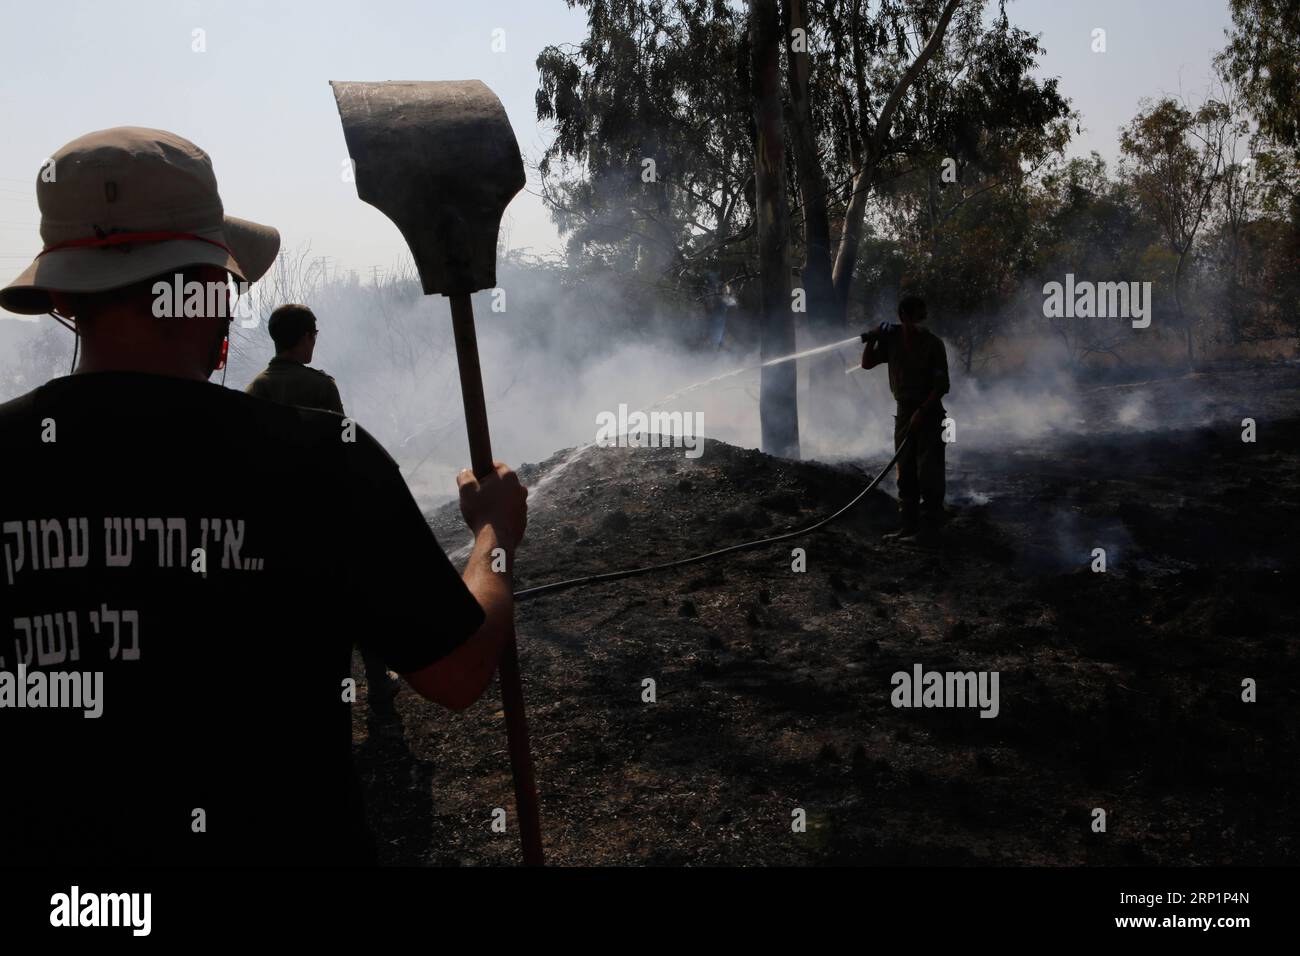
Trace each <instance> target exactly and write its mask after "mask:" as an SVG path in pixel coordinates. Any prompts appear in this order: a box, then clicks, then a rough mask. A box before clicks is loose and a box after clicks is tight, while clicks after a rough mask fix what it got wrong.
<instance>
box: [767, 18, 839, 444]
mask: <svg viewBox="0 0 1300 956" xmlns="http://www.w3.org/2000/svg"><path fill="white" fill-rule="evenodd" d="M806 4H807V0H782V2H781V13H782V17H783V21H784V27H785V41H784V42H785V43H786V44H787V48H786V78H787V86H788V89H789V94H790V142H791V144H792V146H793V149H794V161H795V172H796V174H797V175H798V177H799V199H800V205H801V208H802V211H803V248H804V263H803V289H804V294H805V296H806V297H807V299H806V308H807V314H806V315H805V321H804V345H805V346H807V345H821V344H822V343H823V342H829V341H832V340H833V339H838V338H843V336H844V334H845V333H844V325H845V318H846V315H845V311H844V310H843V309H842V308H839V307H838V305H837V303H836V300H835V286H834V284H833V283H832V282H831V224H830V214H829V206H828V204H829V202H830V196H829V188H828V187H827V185H826V174H825V171H824V170H823V169H822V162H821V157H820V156H818V154H817V130H816V128H815V127H814V125H813V118H812V101H811V99H810V98H809V92H808V76H809V72H810V70H811V67H810V64H809V58H808V42H809V34H810V32H811V31H810V30H809V26H808V12H807V9H806ZM796 30H802V31H803V32H802V34H799V35H796V33H795V31H796ZM843 369H844V363H843V360H842V359H841V358H840V356H839V355H837V354H836V353H834V352H830V353H827V354H826V355H819V356H815V357H814V358H811V359H809V360H808V363H807V370H808V391H807V393H806V395H805V401H806V407H805V409H804V414H805V415H808V414H811V415H812V416H813V420H814V421H819V420H821V419H822V418H823V416H825V415H827V414H828V413H829V410H830V409H831V408H832V407H834V406H835V404H836V402H837V400H838V399H839V398H840V396H841V395H842V394H843V393H844V391H845V389H846V388H848V387H849V382H848V380H846V379H845V377H844V373H843Z"/></svg>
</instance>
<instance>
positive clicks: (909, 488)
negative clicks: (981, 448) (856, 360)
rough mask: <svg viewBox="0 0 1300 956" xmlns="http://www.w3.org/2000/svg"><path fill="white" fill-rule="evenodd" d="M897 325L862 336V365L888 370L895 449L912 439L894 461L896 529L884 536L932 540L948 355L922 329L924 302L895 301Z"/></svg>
mask: <svg viewBox="0 0 1300 956" xmlns="http://www.w3.org/2000/svg"><path fill="white" fill-rule="evenodd" d="M898 318H899V320H900V321H901V322H902V325H901V326H897V325H886V324H882V325H881V326H880V327H879V328H877V329H873V330H872V331H870V332H867V333H866V334H865V335H864V336H863V340H864V341H865V342H866V348H865V349H863V351H862V367H863V368H875V367H876V366H877V365H880V364H882V363H883V364H885V365H887V366H888V368H889V390H890V392H891V393H893V396H894V401H896V402H897V403H898V410H897V412H896V414H895V416H894V448H895V449H897V448H898V447H899V446H900V445H901V444H902V443H903V439H904V438H905V437H907V436H908V435H910V436H911V439H912V440H911V441H910V442H908V445H907V447H906V448H905V449H903V453H902V454H901V455H900V456H899V458H898V508H899V512H900V515H901V517H902V522H901V525H900V527H899V529H898V530H897V531H895V532H892V533H891V534H888V535H886V537H887V538H890V539H894V540H906V539H913V538H916V537H917V536H918V534H922V535H923V537H925V538H932V537H933V536H934V534H935V533H936V532H937V530H938V528H939V526H940V525H941V524H942V523H943V518H944V510H943V494H944V441H943V420H944V416H945V415H946V414H947V412H946V411H945V409H944V407H943V403H942V401H941V400H942V398H943V396H944V395H946V394H947V393H948V389H949V382H948V353H947V351H946V350H945V349H944V346H943V341H942V340H941V339H940V338H939V336H937V335H935V334H934V333H933V332H931V331H929V330H928V329H926V328H923V327H922V326H921V323H922V322H924V321H925V300H924V299H922V298H921V297H920V296H916V295H908V296H904V297H903V298H902V299H901V300H900V301H899V303H898Z"/></svg>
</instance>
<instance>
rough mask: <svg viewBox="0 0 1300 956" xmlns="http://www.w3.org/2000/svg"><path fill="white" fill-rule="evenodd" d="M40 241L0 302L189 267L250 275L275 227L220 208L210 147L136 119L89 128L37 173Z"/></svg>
mask: <svg viewBox="0 0 1300 956" xmlns="http://www.w3.org/2000/svg"><path fill="white" fill-rule="evenodd" d="M36 199H37V202H38V203H39V204H40V207H41V239H42V241H43V243H44V248H43V249H42V250H41V252H40V253H39V254H38V255H37V257H36V259H35V260H34V261H33V262H32V264H31V265H30V266H28V267H27V268H26V269H24V270H23V272H22V274H21V275H19V276H18V278H16V279H14V280H13V281H12V282H10V283H9V284H8V285H7V286H5V287H4V289H0V308H5V309H8V310H9V311H10V312H17V313H19V314H22V315H39V314H41V313H43V312H49V311H50V310H51V309H52V308H53V302H52V301H51V299H50V292H107V291H109V290H110V289H120V288H122V287H123V286H127V285H131V284H133V283H135V282H142V281H143V280H145V279H150V278H153V277H154V276H159V275H164V274H166V273H168V272H170V271H172V270H178V269H183V268H185V267H187V266H200V265H211V266H217V267H219V268H222V269H225V270H226V271H227V272H230V273H231V274H233V275H234V277H235V278H236V279H242V280H244V281H247V282H256V281H257V280H258V279H260V278H261V277H262V276H263V275H264V274H265V273H266V270H267V269H269V268H270V267H271V265H272V263H274V262H275V257H276V255H277V254H278V253H279V251H280V233H279V232H277V231H276V230H275V229H272V228H271V227H270V226H263V225H259V224H258V223H255V222H249V221H248V220H245V219H236V218H235V217H234V216H227V215H226V214H225V210H224V207H223V206H222V204H221V196H220V194H219V193H218V192H217V179H216V176H215V175H214V174H213V172H212V160H211V159H209V158H208V154H207V153H205V152H204V151H203V150H201V149H199V148H198V147H197V146H195V145H194V144H193V143H191V142H190V141H189V140H187V139H183V138H182V137H180V136H177V135H176V134H174V133H168V132H165V131H163V130H157V129H143V128H140V127H135V126H119V127H116V128H114V129H105V130H99V131H98V132H95V133H87V134H86V135H85V136H82V137H79V138H78V139H74V140H73V141H72V142H70V143H68V144H67V145H66V146H64V147H63V148H62V149H60V150H59V151H58V152H57V153H55V154H54V155H53V156H52V157H51V162H50V163H47V164H46V165H45V166H44V167H42V171H41V175H40V176H39V177H38V178H37V182H36Z"/></svg>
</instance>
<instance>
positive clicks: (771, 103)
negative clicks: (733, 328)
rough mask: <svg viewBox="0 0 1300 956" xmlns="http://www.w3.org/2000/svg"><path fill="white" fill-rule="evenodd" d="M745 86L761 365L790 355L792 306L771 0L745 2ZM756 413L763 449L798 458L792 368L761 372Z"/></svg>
mask: <svg viewBox="0 0 1300 956" xmlns="http://www.w3.org/2000/svg"><path fill="white" fill-rule="evenodd" d="M749 30H750V67H751V69H750V83H751V96H752V100H753V110H754V128H755V136H754V182H755V204H756V213H757V215H756V218H757V237H758V261H759V288H760V290H761V303H760V306H759V322H760V326H759V334H760V342H761V345H760V352H761V355H762V358H763V361H765V362H766V361H769V360H770V359H774V358H779V357H781V356H784V355H789V354H791V353H793V352H794V351H795V335H794V311H793V310H792V309H791V307H790V250H789V210H788V208H787V205H786V183H785V139H784V131H783V129H782V121H781V120H782V117H781V72H780V71H781V49H780V43H781V18H780V16H779V15H778V12H777V5H776V0H749ZM760 374H761V376H762V378H761V380H760V386H759V389H760V390H759V401H758V414H759V422H760V428H761V430H762V448H763V451H765V452H767V453H768V454H770V455H780V456H782V457H785V458H798V457H799V398H798V394H797V391H796V385H797V382H798V378H797V369H796V367H795V363H793V362H785V363H783V364H781V365H774V366H771V367H768V368H764V369H763V370H762V372H761V373H760Z"/></svg>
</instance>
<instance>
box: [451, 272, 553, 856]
mask: <svg viewBox="0 0 1300 956" xmlns="http://www.w3.org/2000/svg"><path fill="white" fill-rule="evenodd" d="M449 298H450V300H451V327H452V332H453V334H454V335H455V337H456V361H457V363H458V364H459V366H460V394H461V398H462V399H463V400H464V402H465V426H466V428H467V429H468V430H469V455H470V464H471V466H472V467H473V469H474V475H475V477H477V478H482V477H484V476H485V475H488V474H490V473H491V472H492V470H493V469H492V438H491V436H490V434H489V432H488V418H487V405H486V404H485V402H484V400H483V372H482V369H481V368H480V367H479V361H478V337H477V336H476V335H475V334H474V308H473V306H472V305H471V304H470V299H469V295H467V294H466V295H452V296H449ZM500 674H501V699H502V705H503V709H504V710H505V714H506V746H507V748H508V749H509V751H510V770H511V772H512V773H513V775H514V781H515V809H516V811H517V812H518V814H519V842H520V845H521V846H522V849H523V854H524V865H526V866H541V865H542V825H541V819H540V816H539V814H538V806H537V784H536V782H535V781H534V779H533V758H532V753H531V751H530V750H529V746H528V721H527V719H526V718H525V716H524V688H523V683H522V682H521V681H520V679H519V650H518V648H517V647H516V646H515V625H514V621H513V620H512V621H511V623H510V635H509V637H508V638H507V640H506V646H505V648H504V650H502V652H501V663H500Z"/></svg>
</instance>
